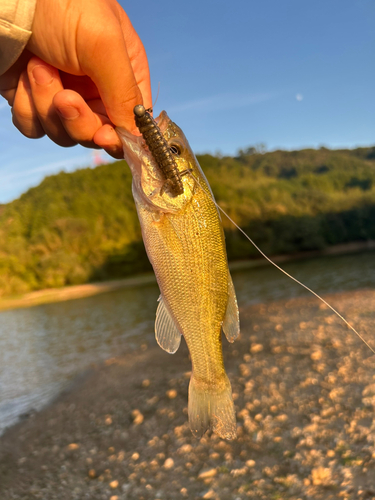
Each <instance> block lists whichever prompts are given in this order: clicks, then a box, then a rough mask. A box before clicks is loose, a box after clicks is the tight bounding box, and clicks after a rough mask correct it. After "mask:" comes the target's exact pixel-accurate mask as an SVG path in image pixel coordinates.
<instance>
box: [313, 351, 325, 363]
mask: <svg viewBox="0 0 375 500" xmlns="http://www.w3.org/2000/svg"><path fill="white" fill-rule="evenodd" d="M322 356H323V354H322V351H315V352H313V353H312V354H311V355H310V358H311V359H312V360H313V361H319V360H320V359H322Z"/></svg>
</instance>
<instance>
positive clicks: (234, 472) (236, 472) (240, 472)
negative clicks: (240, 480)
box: [230, 467, 247, 477]
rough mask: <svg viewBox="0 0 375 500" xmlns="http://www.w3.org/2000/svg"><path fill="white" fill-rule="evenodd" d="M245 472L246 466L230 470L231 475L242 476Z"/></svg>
mask: <svg viewBox="0 0 375 500" xmlns="http://www.w3.org/2000/svg"><path fill="white" fill-rule="evenodd" d="M246 472H247V467H242V468H241V469H232V470H231V471H230V473H231V475H232V476H233V477H239V476H244V475H245V474H246Z"/></svg>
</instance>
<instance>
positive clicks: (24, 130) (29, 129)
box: [12, 114, 45, 139]
mask: <svg viewBox="0 0 375 500" xmlns="http://www.w3.org/2000/svg"><path fill="white" fill-rule="evenodd" d="M12 121H13V125H14V126H15V127H16V128H17V129H18V130H19V132H21V134H22V135H24V136H25V137H27V138H28V139H40V138H41V137H43V136H44V135H45V132H44V130H43V129H42V127H41V126H40V124H39V123H36V122H33V121H30V122H24V121H23V122H20V121H19V120H18V117H17V115H15V114H13V118H12Z"/></svg>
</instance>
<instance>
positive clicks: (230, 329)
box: [222, 271, 240, 342]
mask: <svg viewBox="0 0 375 500" xmlns="http://www.w3.org/2000/svg"><path fill="white" fill-rule="evenodd" d="M222 328H223V332H224V334H225V336H226V338H227V340H228V342H234V341H235V340H236V338H237V337H238V336H239V334H240V316H239V313H238V305H237V298H236V292H235V291H234V286H233V281H232V277H231V275H230V273H229V271H228V304H227V311H226V313H225V318H224V321H223V326H222Z"/></svg>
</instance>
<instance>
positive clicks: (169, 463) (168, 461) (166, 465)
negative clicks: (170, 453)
mask: <svg viewBox="0 0 375 500" xmlns="http://www.w3.org/2000/svg"><path fill="white" fill-rule="evenodd" d="M163 467H164V469H166V470H170V469H172V468H173V467H174V460H173V458H167V459H166V461H165V462H164V465H163Z"/></svg>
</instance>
